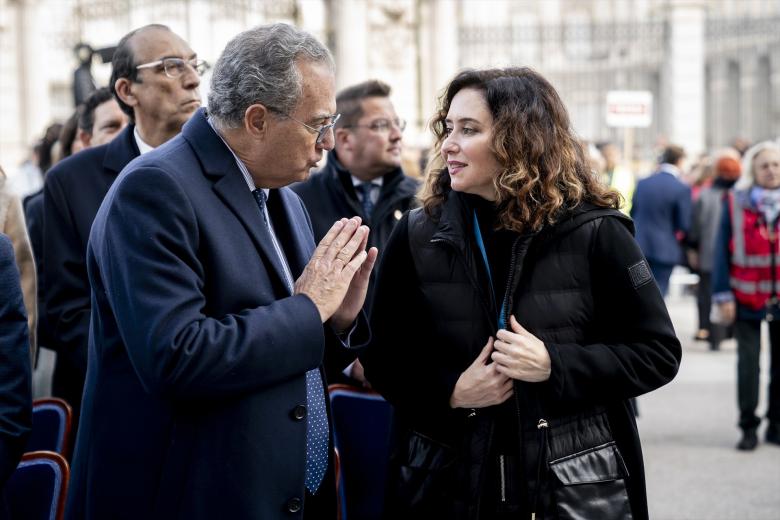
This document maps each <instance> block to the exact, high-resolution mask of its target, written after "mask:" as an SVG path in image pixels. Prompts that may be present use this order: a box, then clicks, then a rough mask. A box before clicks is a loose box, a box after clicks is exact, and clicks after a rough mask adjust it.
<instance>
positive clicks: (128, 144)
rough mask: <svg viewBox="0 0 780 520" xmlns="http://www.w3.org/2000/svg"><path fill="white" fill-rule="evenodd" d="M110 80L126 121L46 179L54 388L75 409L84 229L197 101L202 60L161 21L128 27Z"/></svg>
mask: <svg viewBox="0 0 780 520" xmlns="http://www.w3.org/2000/svg"><path fill="white" fill-rule="evenodd" d="M111 66H112V71H111V80H110V85H109V88H110V89H111V92H112V93H113V94H114V96H115V97H116V100H117V102H118V103H119V106H120V108H121V109H122V111H123V112H124V113H125V114H127V116H128V117H129V118H130V121H131V123H130V124H129V125H127V126H126V127H125V129H124V130H123V131H122V132H121V133H120V134H119V135H117V136H116V138H114V139H113V140H112V141H111V142H110V143H107V144H104V145H102V146H97V147H94V148H90V149H88V150H85V151H83V152H82V153H78V154H76V155H73V156H71V157H68V158H67V159H65V160H63V161H61V162H59V163H58V164H57V165H56V166H55V167H53V168H52V169H51V170H50V171H49V173H48V175H47V176H46V183H45V186H44V232H43V259H44V271H43V275H44V280H45V282H44V283H45V287H46V294H45V302H44V308H45V309H46V314H47V318H48V323H49V324H50V325H51V328H52V330H51V332H52V343H53V344H52V347H53V348H54V349H55V350H57V364H56V366H55V369H54V381H53V385H52V393H53V394H54V395H55V396H57V397H62V398H64V399H65V400H67V401H68V402H69V403H70V404H71V406H72V407H73V411H74V413H75V414H76V416H78V413H79V409H80V406H81V393H82V389H83V387H84V378H85V375H86V370H87V339H88V332H89V314H90V287H89V281H88V279H87V268H86V261H85V258H86V251H87V240H88V238H89V230H90V228H91V227H92V221H93V220H94V218H95V214H96V213H97V210H98V208H99V207H100V204H101V202H102V201H103V197H104V196H105V195H106V193H107V192H108V189H109V188H110V187H111V184H112V183H113V182H114V180H115V179H116V177H117V175H119V172H120V171H121V170H122V168H124V167H125V165H127V164H128V163H129V162H130V161H132V160H133V159H135V158H136V157H138V156H139V155H141V154H144V153H146V152H148V151H150V150H152V149H154V148H156V147H158V146H160V145H161V144H163V143H164V142H166V141H168V140H169V139H171V138H172V137H173V136H175V135H176V134H178V133H179V132H180V131H181V127H182V125H183V124H184V123H185V122H186V121H187V120H188V119H189V118H190V116H191V115H192V114H193V113H195V111H196V110H197V109H198V107H199V106H200V103H201V101H200V93H199V91H198V86H199V85H200V75H201V74H202V73H203V72H204V70H205V67H206V65H205V62H203V61H202V60H199V59H198V58H197V55H196V54H195V52H193V50H192V49H191V48H190V46H189V45H188V44H187V42H185V41H184V40H183V39H181V38H180V37H179V36H178V35H176V34H174V33H173V32H172V31H171V30H170V29H169V28H168V27H166V26H164V25H156V24H155V25H147V26H145V27H141V28H139V29H136V30H133V31H131V32H130V33H128V34H126V35H125V36H124V37H123V38H122V39H121V40H120V42H119V44H118V46H117V49H116V52H115V53H114V57H113V60H112V62H111Z"/></svg>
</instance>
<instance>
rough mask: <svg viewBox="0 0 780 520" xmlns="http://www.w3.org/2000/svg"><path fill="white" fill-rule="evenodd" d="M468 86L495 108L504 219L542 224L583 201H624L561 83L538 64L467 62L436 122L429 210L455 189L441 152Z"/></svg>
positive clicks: (504, 222)
mask: <svg viewBox="0 0 780 520" xmlns="http://www.w3.org/2000/svg"><path fill="white" fill-rule="evenodd" d="M464 88H471V89H476V90H479V91H481V92H482V94H483V95H484V96H485V101H486V102H487V105H488V107H489V108H490V112H491V114H492V115H493V129H492V131H493V135H492V139H491V148H492V149H493V153H494V154H495V155H496V158H497V159H498V161H499V163H500V164H501V165H502V167H503V171H502V172H501V173H499V174H498V175H497V176H496V178H495V179H494V181H493V182H494V186H495V189H496V194H497V198H496V201H495V202H496V204H497V206H498V208H499V211H498V223H497V224H498V226H499V227H502V228H506V229H511V230H514V231H518V232H529V231H538V230H540V229H541V228H542V227H543V226H544V225H546V224H552V223H553V222H555V221H556V220H557V219H558V218H559V217H560V216H561V215H562V214H563V213H564V212H566V211H567V210H571V209H572V208H574V207H576V206H578V205H579V204H581V203H583V202H590V203H592V204H594V205H596V206H599V207H605V208H618V207H619V206H620V195H619V194H618V193H617V192H615V191H612V190H610V189H609V188H607V187H606V186H605V185H604V184H602V183H601V182H600V181H599V179H598V178H597V177H596V175H595V174H594V173H593V172H591V171H590V169H589V167H588V162H587V160H586V158H585V154H584V151H583V149H582V146H581V145H580V143H579V141H578V140H577V138H576V136H575V135H574V133H573V132H572V130H571V128H570V124H569V115H568V113H567V111H566V107H565V106H564V104H563V102H562V101H561V98H560V97H559V96H558V93H557V92H556V91H555V89H554V88H553V86H552V85H551V84H550V83H549V82H548V81H547V80H546V79H544V78H543V77H542V76H541V75H539V74H538V73H537V72H535V71H533V70H532V69H530V68H527V67H520V68H506V69H486V70H466V71H463V72H461V73H459V74H458V75H457V76H455V78H454V79H453V80H452V82H450V84H449V85H448V87H447V89H446V91H445V92H444V94H443V95H442V97H441V99H440V100H439V107H440V108H439V110H438V113H437V114H436V115H435V116H434V118H433V120H432V122H431V128H432V130H433V133H434V134H435V135H436V144H435V148H434V154H433V158H432V160H431V164H430V167H429V170H428V175H427V178H426V182H425V186H424V187H423V190H422V193H421V195H420V196H421V199H422V203H423V207H424V208H425V211H426V212H427V213H428V214H432V212H433V210H434V208H436V207H437V206H439V205H441V204H442V203H443V202H444V201H445V200H446V198H447V196H448V193H449V192H450V190H451V188H450V175H449V172H448V171H447V168H446V167H444V162H443V160H442V159H441V154H440V152H441V147H442V143H443V142H444V140H445V139H446V138H447V127H446V123H445V121H446V119H447V113H448V112H449V109H450V104H451V103H452V100H453V98H454V97H455V95H456V94H457V93H458V92H459V91H461V90H462V89H464Z"/></svg>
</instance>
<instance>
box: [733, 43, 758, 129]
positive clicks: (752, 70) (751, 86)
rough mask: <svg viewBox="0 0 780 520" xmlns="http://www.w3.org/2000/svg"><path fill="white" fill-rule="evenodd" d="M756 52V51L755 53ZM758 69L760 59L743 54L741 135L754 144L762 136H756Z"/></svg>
mask: <svg viewBox="0 0 780 520" xmlns="http://www.w3.org/2000/svg"><path fill="white" fill-rule="evenodd" d="M754 52H755V51H754ZM757 68H758V57H757V56H756V55H755V54H754V53H753V52H742V53H740V56H739V91H740V96H739V99H740V103H739V106H738V107H735V108H737V110H739V113H740V118H739V135H740V136H741V137H744V138H746V139H747V140H748V141H751V142H753V141H754V140H755V139H758V138H760V137H761V136H757V135H754V134H755V132H754V131H753V130H754V128H755V126H756V125H755V118H756V117H757V116H758V117H760V116H759V115H758V114H756V110H755V103H754V100H755V97H756V94H757V92H756V87H757V86H758V78H757V77H756V73H757Z"/></svg>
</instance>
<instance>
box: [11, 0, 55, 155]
mask: <svg viewBox="0 0 780 520" xmlns="http://www.w3.org/2000/svg"><path fill="white" fill-rule="evenodd" d="M40 11H41V5H40V1H39V0H20V1H19V2H18V3H17V18H16V20H17V25H16V26H17V27H18V31H19V32H18V33H17V38H18V39H17V42H18V47H17V51H18V53H17V60H18V61H17V71H18V74H19V85H20V86H21V90H20V92H19V105H18V106H19V107H20V116H21V117H20V120H19V130H20V135H21V136H22V140H23V143H24V144H28V143H32V142H33V141H34V140H35V139H36V138H38V137H41V136H42V135H43V131H44V130H45V129H46V125H48V124H49V122H50V121H49V119H50V118H51V113H50V111H49V108H50V105H51V103H50V101H49V75H48V70H49V69H48V68H47V66H46V64H45V63H43V62H42V60H43V59H44V57H45V56H47V52H46V48H45V40H44V38H43V37H42V33H41V23H42V20H44V19H45V15H44V14H43V13H42V12H40Z"/></svg>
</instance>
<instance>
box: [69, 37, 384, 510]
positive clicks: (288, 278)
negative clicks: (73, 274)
mask: <svg viewBox="0 0 780 520" xmlns="http://www.w3.org/2000/svg"><path fill="white" fill-rule="evenodd" d="M208 107H209V108H208V112H206V111H205V110H202V111H199V112H198V113H196V115H195V116H194V117H193V118H192V119H191V120H190V121H189V122H188V123H186V124H185V126H184V128H183V130H182V133H181V135H179V136H177V137H176V138H174V139H173V140H172V141H171V142H169V143H167V144H166V145H165V146H164V147H163V148H161V149H160V150H159V152H158V151H155V152H151V153H149V154H148V156H144V157H141V158H140V159H139V160H137V161H134V162H133V163H132V164H131V165H130V166H128V167H127V169H126V170H125V171H124V172H123V173H122V175H120V177H119V179H117V181H116V182H115V183H114V185H113V186H112V188H111V191H110V192H109V194H108V196H107V197H106V199H105V201H104V202H103V204H102V206H101V208H100V211H99V212H98V215H97V217H96V219H95V222H94V225H93V226H92V233H91V235H90V239H89V245H88V252H87V262H88V272H89V278H90V283H91V285H92V291H93V298H94V305H93V307H92V320H91V330H90V335H89V337H90V350H89V354H90V358H89V371H88V374H87V383H86V388H85V392H84V405H83V407H82V414H83V416H82V425H81V428H80V429H79V432H78V440H77V446H76V455H75V463H74V467H73V472H72V475H71V488H70V494H69V498H68V501H69V503H68V506H67V512H66V517H67V518H70V519H77V518H78V519H92V518H120V519H121V518H133V519H135V518H192V519H199V518H203V519H207V518H258V519H260V518H281V517H282V516H284V518H335V516H336V500H335V478H334V472H333V458H332V457H331V456H330V452H331V450H332V442H331V437H330V433H329V425H328V416H327V410H326V408H327V405H326V403H327V390H326V388H327V387H326V384H325V381H324V380H323V378H322V373H323V372H322V362H323V356H324V351H325V349H326V348H328V349H333V350H337V351H338V354H339V355H338V356H336V355H334V356H330V355H329V356H327V357H326V359H330V360H331V361H333V360H334V359H335V358H337V357H338V358H339V359H340V360H341V361H340V362H341V363H342V368H343V366H346V365H347V364H348V363H349V362H350V361H351V360H352V358H354V356H355V350H354V347H358V346H361V345H363V344H365V343H366V342H367V341H368V339H369V337H370V330H369V328H368V322H367V320H366V319H365V318H364V317H363V316H364V315H363V314H361V313H360V311H361V308H362V306H363V303H364V300H365V295H366V290H367V287H368V280H369V277H370V272H371V269H372V267H373V264H374V262H375V261H376V255H377V250H376V248H371V249H369V250H368V251H367V250H366V249H365V248H366V243H367V241H368V228H367V227H366V226H364V225H361V219H360V218H359V217H355V218H352V219H346V218H345V219H340V220H338V221H337V222H336V223H335V224H333V226H332V227H331V229H330V231H329V232H328V233H327V234H326V235H325V237H324V238H323V240H322V241H321V242H320V243H319V245H318V246H316V248H315V241H314V236H313V234H312V231H311V225H310V224H309V217H308V214H307V213H306V209H305V207H304V205H303V203H302V202H301V200H300V198H299V197H298V196H297V195H295V193H293V192H292V191H291V190H290V189H289V188H287V187H286V186H287V185H288V184H291V183H293V182H299V181H302V180H305V178H306V177H307V175H308V174H309V170H310V169H311V168H313V167H314V166H315V165H316V164H317V162H318V161H319V160H320V159H321V158H322V155H323V153H324V152H325V151H326V150H331V149H332V148H333V145H334V135H333V125H334V123H335V121H336V120H337V119H338V114H336V113H334V110H335V109H336V99H335V74H334V63H333V58H332V57H331V54H330V52H329V51H328V50H327V48H325V47H324V46H323V45H322V44H321V43H320V42H318V41H317V40H316V39H314V37H312V36H311V35H310V34H308V33H305V32H303V31H300V30H298V29H296V28H294V27H292V26H290V25H286V24H273V25H265V26H259V27H256V28H254V29H250V30H248V31H245V32H243V33H241V34H239V35H238V36H236V37H235V38H233V39H232V40H231V41H230V42H229V43H228V44H227V47H226V48H225V50H224V51H223V53H222V55H221V56H220V58H219V60H218V61H217V63H216V65H215V67H214V72H213V76H212V80H211V90H210V94H209V103H208ZM359 317H360V319H358V318H359ZM347 347H353V348H347Z"/></svg>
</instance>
